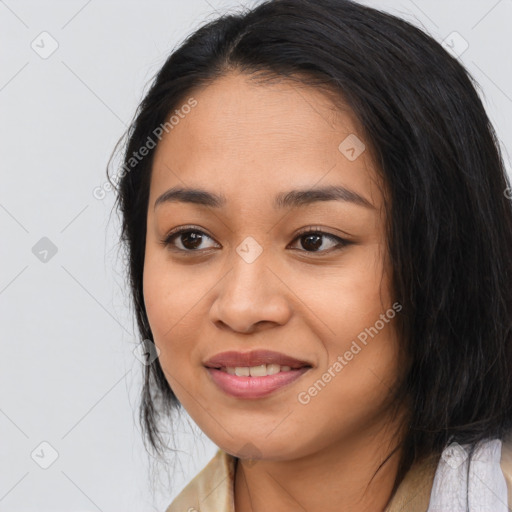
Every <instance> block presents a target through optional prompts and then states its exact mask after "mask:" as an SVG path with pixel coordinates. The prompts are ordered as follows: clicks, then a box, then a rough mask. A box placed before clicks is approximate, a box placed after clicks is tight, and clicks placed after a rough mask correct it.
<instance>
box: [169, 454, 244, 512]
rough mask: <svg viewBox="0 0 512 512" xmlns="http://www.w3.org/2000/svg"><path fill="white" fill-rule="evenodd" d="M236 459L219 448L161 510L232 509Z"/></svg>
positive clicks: (212, 511) (231, 511) (217, 511)
mask: <svg viewBox="0 0 512 512" xmlns="http://www.w3.org/2000/svg"><path fill="white" fill-rule="evenodd" d="M236 460H237V459H236V458H235V457H233V456H232V455H230V454H228V453H226V452H225V451H223V450H221V449H220V448H219V449H218V450H217V452H216V453H215V455H214V457H213V458H212V459H211V460H210V461H209V462H208V464H207V465H206V466H205V467H204V468H203V469H202V470H201V471H200V472H199V473H198V474H197V475H196V476H195V477H194V478H193V479H192V480H191V481H190V482H189V483H188V484H187V485H186V486H185V487H184V488H183V490H182V491H181V492H180V493H179V494H178V496H176V498H175V499H174V500H173V501H172V503H171V504H170V505H169V506H168V507H167V509H166V511H165V512H199V511H201V512H234V500H233V496H234V494H233V484H234V475H235V466H236Z"/></svg>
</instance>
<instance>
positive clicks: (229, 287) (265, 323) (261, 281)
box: [210, 254, 292, 334]
mask: <svg viewBox="0 0 512 512" xmlns="http://www.w3.org/2000/svg"><path fill="white" fill-rule="evenodd" d="M267 263H268V262H267V261H266V259H265V258H264V257H263V255H260V256H259V257H258V258H257V259H256V260H255V261H253V262H252V263H248V262H247V261H245V260H244V259H243V258H241V257H240V256H239V255H238V254H236V255H235V257H234V264H233V267H232V268H231V270H230V271H228V273H227V275H225V277H224V279H222V280H221V281H220V283H219V284H218V287H217V288H216V289H217V292H218V295H217V296H216V297H215V300H214V302H213V303H212V307H211V309H210V317H211V320H212V322H213V323H214V324H215V325H216V326H217V327H218V328H220V329H226V330H232V331H236V332H238V333H243V334H250V333H253V332H257V331H260V330H264V329H269V328H272V327H276V326H282V325H284V324H286V323H287V322H288V321H289V319H290V317H291V314H292V307H291V302H290V300H289V297H290V293H291V292H290V291H289V288H288V287H287V286H286V284H285V283H284V282H283V281H282V279H280V276H279V275H278V273H277V272H275V271H274V270H273V269H272V268H271V267H270V266H268V265H267Z"/></svg>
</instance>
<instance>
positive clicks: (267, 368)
mask: <svg viewBox="0 0 512 512" xmlns="http://www.w3.org/2000/svg"><path fill="white" fill-rule="evenodd" d="M221 370H222V371H225V372H227V373H229V374H230V375H237V376H238V377H249V376H251V377H265V376H266V375H275V374H276V373H279V372H289V371H290V370H291V368H290V367H289V366H279V365H278V364H260V365H259V366H251V367H248V366H237V367H236V368H233V367H230V366H228V367H227V368H221Z"/></svg>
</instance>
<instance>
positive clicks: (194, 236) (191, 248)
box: [161, 226, 213, 252]
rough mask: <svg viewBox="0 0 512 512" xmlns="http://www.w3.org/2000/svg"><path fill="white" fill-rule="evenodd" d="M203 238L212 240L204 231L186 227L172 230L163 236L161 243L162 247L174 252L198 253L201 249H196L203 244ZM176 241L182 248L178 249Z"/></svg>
mask: <svg viewBox="0 0 512 512" xmlns="http://www.w3.org/2000/svg"><path fill="white" fill-rule="evenodd" d="M184 235H187V236H184ZM205 238H209V239H210V240H213V239H212V238H211V237H210V236H208V235H207V234H206V233H205V232H204V231H202V230H200V229H197V228H195V227H194V226H187V227H181V228H176V229H173V230H172V231H171V232H170V233H168V234H167V235H166V236H165V238H164V239H163V240H162V241H161V243H162V245H164V247H169V248H170V249H172V250H176V251H181V252H200V251H201V250H202V249H198V247H199V246H200V245H201V243H203V241H204V239H205ZM176 241H178V242H179V243H180V244H181V246H182V247H178V246H177V245H176V243H175V242H176ZM207 249H209V248H207Z"/></svg>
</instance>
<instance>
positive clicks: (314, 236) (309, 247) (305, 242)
mask: <svg viewBox="0 0 512 512" xmlns="http://www.w3.org/2000/svg"><path fill="white" fill-rule="evenodd" d="M326 239H328V240H330V241H331V242H333V245H331V247H327V248H326V249H325V248H324V249H322V250H319V249H321V248H322V246H324V245H325V240H326ZM295 240H302V242H301V244H300V245H301V247H302V248H303V249H304V250H305V252H320V253H323V252H329V251H330V249H333V248H334V249H341V248H343V247H345V246H346V245H348V244H349V242H348V241H347V240H344V239H343V238H340V237H339V236H336V235H333V234H331V233H326V232H324V231H320V230H318V229H317V228H315V229H311V228H310V229H307V230H306V231H303V232H301V233H299V235H298V236H297V237H296V238H295ZM327 245H328V244H327Z"/></svg>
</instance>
